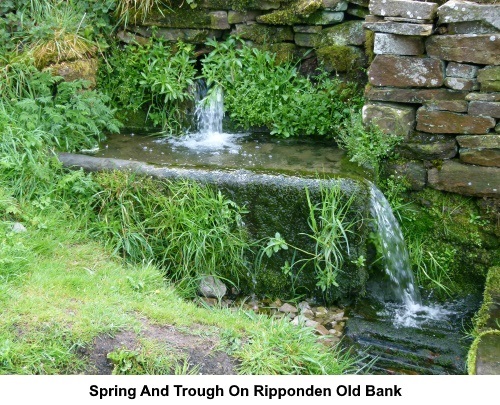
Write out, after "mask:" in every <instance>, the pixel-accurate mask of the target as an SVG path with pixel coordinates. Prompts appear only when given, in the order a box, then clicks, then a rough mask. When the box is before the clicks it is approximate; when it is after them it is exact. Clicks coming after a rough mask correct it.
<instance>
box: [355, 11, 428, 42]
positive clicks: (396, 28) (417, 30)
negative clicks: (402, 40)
mask: <svg viewBox="0 0 500 405" xmlns="http://www.w3.org/2000/svg"><path fill="white" fill-rule="evenodd" d="M367 17H368V16H367ZM363 26H364V27H365V28H366V29H367V30H371V31H375V32H386V33H388V34H398V35H411V36H422V37H427V36H429V35H431V34H432V29H433V28H434V26H433V25H432V24H412V23H399V22H394V21H377V22H365V23H364V24H363Z"/></svg>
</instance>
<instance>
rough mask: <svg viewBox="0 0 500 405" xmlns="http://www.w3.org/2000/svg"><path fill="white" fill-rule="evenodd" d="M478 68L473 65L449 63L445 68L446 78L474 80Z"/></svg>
mask: <svg viewBox="0 0 500 405" xmlns="http://www.w3.org/2000/svg"><path fill="white" fill-rule="evenodd" d="M478 70H479V68H478V66H475V65H467V64H465V63H456V62H450V63H448V66H446V77H450V76H451V77H461V78H463V79H475V78H476V77H477V72H478Z"/></svg>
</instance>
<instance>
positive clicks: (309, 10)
mask: <svg viewBox="0 0 500 405" xmlns="http://www.w3.org/2000/svg"><path fill="white" fill-rule="evenodd" d="M321 1H322V0H294V1H292V2H291V3H290V4H288V5H285V6H283V7H282V8H281V9H279V10H276V11H272V12H271V13H268V14H264V15H261V16H259V17H257V21H258V22H259V23H264V24H271V25H293V24H297V23H300V22H302V21H305V19H307V18H308V17H309V16H310V15H311V14H313V13H314V12H315V11H316V10H318V9H319V8H320V7H321Z"/></svg>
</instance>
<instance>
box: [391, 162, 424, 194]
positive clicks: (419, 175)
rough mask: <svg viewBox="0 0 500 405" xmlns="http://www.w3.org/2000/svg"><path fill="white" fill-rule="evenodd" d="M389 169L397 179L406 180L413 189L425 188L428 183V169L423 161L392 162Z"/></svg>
mask: <svg viewBox="0 0 500 405" xmlns="http://www.w3.org/2000/svg"><path fill="white" fill-rule="evenodd" d="M388 170H389V173H391V174H393V175H394V177H395V178H396V179H400V180H403V179H404V180H406V181H407V182H408V183H409V184H410V187H411V189H412V190H413V191H420V190H423V189H424V188H425V186H426V185H427V170H426V169H425V167H424V164H423V163H422V162H414V161H409V162H405V163H397V164H391V165H389V166H388Z"/></svg>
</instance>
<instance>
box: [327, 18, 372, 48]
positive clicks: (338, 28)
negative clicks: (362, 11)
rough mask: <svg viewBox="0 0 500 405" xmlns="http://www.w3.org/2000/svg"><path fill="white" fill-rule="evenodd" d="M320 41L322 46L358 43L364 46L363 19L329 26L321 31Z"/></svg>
mask: <svg viewBox="0 0 500 405" xmlns="http://www.w3.org/2000/svg"><path fill="white" fill-rule="evenodd" d="M320 41H321V42H320V43H321V45H322V46H329V45H357V46H362V45H363V44H364V42H365V33H364V30H363V21H361V20H354V21H346V22H344V23H342V24H338V25H334V26H333V27H328V28H325V29H323V31H321V39H320Z"/></svg>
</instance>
